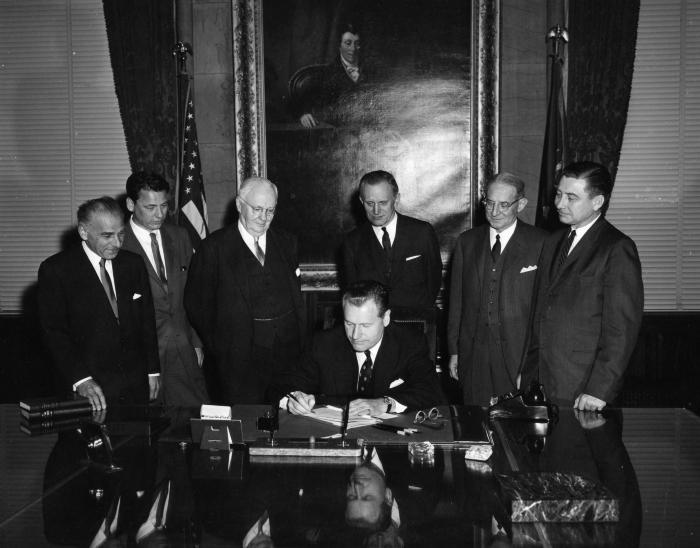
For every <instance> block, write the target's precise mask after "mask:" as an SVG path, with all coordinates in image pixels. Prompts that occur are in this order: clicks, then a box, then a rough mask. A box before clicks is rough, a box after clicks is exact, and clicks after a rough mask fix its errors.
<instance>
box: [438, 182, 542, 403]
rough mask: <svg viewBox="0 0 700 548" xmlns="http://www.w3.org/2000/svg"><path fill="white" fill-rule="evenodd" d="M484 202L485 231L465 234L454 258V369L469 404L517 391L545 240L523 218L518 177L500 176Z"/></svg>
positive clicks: (450, 340) (479, 229)
mask: <svg viewBox="0 0 700 548" xmlns="http://www.w3.org/2000/svg"><path fill="white" fill-rule="evenodd" d="M482 203H483V204H484V208H485V210H486V220H487V221H488V224H484V225H482V226H479V227H476V228H473V229H471V230H468V231H466V232H464V233H463V234H461V235H460V237H459V239H458V240H457V246H456V247H455V251H454V255H453V257H452V281H451V289H450V307H449V320H448V338H447V342H448V350H449V353H450V363H449V368H450V376H451V377H452V378H454V379H458V380H459V381H460V385H461V387H462V392H463V395H464V403H465V404H467V405H488V404H489V399H490V397H491V396H493V395H500V394H505V393H506V392H510V391H511V390H514V389H516V388H517V384H518V374H519V369H520V364H521V362H522V357H523V351H524V347H525V339H526V335H527V330H528V325H529V320H530V308H531V302H532V292H533V288H534V285H535V278H536V274H537V263H538V261H539V258H540V253H541V251H542V244H543V242H544V238H545V235H546V233H545V232H544V231H543V230H540V229H539V228H535V227H533V226H530V225H528V224H525V223H524V222H522V221H521V220H519V219H518V213H520V212H521V211H522V210H523V209H524V208H525V206H526V205H527V198H526V197H525V183H524V182H523V181H522V179H520V178H519V177H516V176H515V175H512V174H510V173H505V172H504V173H500V174H498V175H496V176H495V177H494V178H493V179H491V181H489V183H488V184H487V185H486V197H485V198H484V199H483V200H482Z"/></svg>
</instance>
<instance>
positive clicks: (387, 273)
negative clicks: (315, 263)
mask: <svg viewBox="0 0 700 548" xmlns="http://www.w3.org/2000/svg"><path fill="white" fill-rule="evenodd" d="M359 194H360V201H361V202H362V205H363V207H364V208H365V213H366V214H367V220H368V221H369V222H368V223H366V224H363V225H361V226H359V227H358V228H356V229H355V230H353V231H352V232H350V233H349V234H348V235H347V236H346V237H345V242H344V243H343V274H344V276H345V282H346V283H352V282H355V281H357V280H375V281H378V282H380V283H382V284H383V285H385V286H386V287H387V288H388V289H389V302H390V305H391V310H392V314H393V315H394V318H395V319H399V318H402V317H405V316H413V317H415V316H418V317H424V318H432V316H433V311H434V305H435V299H436V297H437V294H438V291H439V290H440V282H441V279H442V260H441V258H440V246H439V244H438V240H437V236H436V235H435V231H434V230H433V227H432V226H430V224H428V223H426V222H425V221H420V220H418V219H413V218H411V217H407V216H406V215H401V214H399V213H397V212H396V206H397V205H398V204H399V201H400V198H401V195H400V194H399V186H398V185H397V184H396V179H394V176H393V175H392V174H391V173H388V172H386V171H372V172H370V173H367V174H365V175H364V176H363V177H362V179H361V180H360V188H359Z"/></svg>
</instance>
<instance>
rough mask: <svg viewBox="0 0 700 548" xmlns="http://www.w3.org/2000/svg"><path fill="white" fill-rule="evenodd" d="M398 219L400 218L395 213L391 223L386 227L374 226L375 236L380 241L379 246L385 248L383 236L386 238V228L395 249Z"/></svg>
mask: <svg viewBox="0 0 700 548" xmlns="http://www.w3.org/2000/svg"><path fill="white" fill-rule="evenodd" d="M398 218H399V216H398V215H397V214H396V212H395V211H394V216H393V217H392V218H391V221H389V222H388V223H387V224H386V225H385V226H384V227H381V226H374V225H372V230H374V235H375V236H376V237H377V240H379V245H381V246H382V247H384V245H383V244H382V236H384V231H383V230H382V228H386V231H387V233H388V234H389V241H390V242H391V247H394V240H395V239H396V222H397V220H398Z"/></svg>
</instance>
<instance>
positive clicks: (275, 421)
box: [257, 411, 280, 447]
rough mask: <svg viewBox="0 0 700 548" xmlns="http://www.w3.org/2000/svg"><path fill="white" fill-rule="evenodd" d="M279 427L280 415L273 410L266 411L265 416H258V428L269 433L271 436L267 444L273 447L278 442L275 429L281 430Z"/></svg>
mask: <svg viewBox="0 0 700 548" xmlns="http://www.w3.org/2000/svg"><path fill="white" fill-rule="evenodd" d="M279 427H280V425H279V417H278V415H277V414H276V413H273V412H272V411H265V415H264V416H262V417H258V420H257V428H258V430H261V431H263V432H267V433H268V434H269V436H270V437H269V438H268V439H267V444H268V445H269V446H271V447H274V446H275V445H276V444H277V442H276V441H275V431H277V430H279Z"/></svg>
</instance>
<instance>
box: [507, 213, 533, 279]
mask: <svg viewBox="0 0 700 548" xmlns="http://www.w3.org/2000/svg"><path fill="white" fill-rule="evenodd" d="M516 223H517V224H516V225H515V232H513V235H512V236H511V238H510V240H508V245H507V246H506V249H505V251H504V254H503V267H502V269H503V272H504V274H505V273H506V272H514V270H513V268H512V267H513V265H515V267H516V268H517V265H518V263H520V262H521V261H522V256H523V250H524V249H523V239H522V231H520V230H518V228H519V223H520V221H516ZM521 266H522V265H521ZM528 266H529V265H528Z"/></svg>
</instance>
